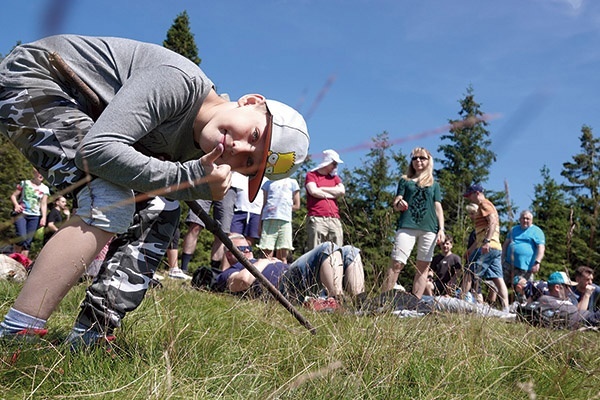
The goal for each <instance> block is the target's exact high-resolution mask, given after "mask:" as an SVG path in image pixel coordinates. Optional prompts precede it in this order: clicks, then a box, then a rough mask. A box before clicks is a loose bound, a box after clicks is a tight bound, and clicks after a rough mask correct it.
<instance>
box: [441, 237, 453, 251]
mask: <svg viewBox="0 0 600 400" xmlns="http://www.w3.org/2000/svg"><path fill="white" fill-rule="evenodd" d="M442 251H443V252H444V254H448V253H450V251H452V242H451V241H449V240H446V241H445V242H444V243H442Z"/></svg>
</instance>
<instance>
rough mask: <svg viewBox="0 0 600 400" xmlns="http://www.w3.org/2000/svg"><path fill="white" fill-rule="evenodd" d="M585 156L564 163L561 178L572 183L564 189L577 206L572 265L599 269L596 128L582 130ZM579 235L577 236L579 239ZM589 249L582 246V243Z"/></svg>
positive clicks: (599, 154)
mask: <svg viewBox="0 0 600 400" xmlns="http://www.w3.org/2000/svg"><path fill="white" fill-rule="evenodd" d="M579 140H580V142H581V150H582V152H581V153H579V154H576V155H575V156H573V160H572V161H569V162H565V163H563V170H562V171H561V175H562V176H563V177H565V178H566V179H567V181H568V183H566V184H565V185H564V188H565V191H566V192H567V193H568V194H569V195H570V201H571V205H572V206H573V209H574V212H573V224H574V225H575V227H576V228H575V230H574V237H573V243H572V247H571V253H570V262H571V263H574V264H573V265H575V264H587V265H595V264H597V263H598V262H600V254H599V251H600V248H599V247H598V239H597V232H598V217H599V215H600V204H599V203H598V202H599V201H600V139H598V138H596V137H594V135H593V132H592V128H591V127H589V126H587V125H583V126H582V128H581V136H580V138H579ZM575 235H576V236H575ZM577 239H579V241H581V242H582V243H586V246H585V247H584V246H581V245H580V244H579V245H578V242H579V241H578V240H577Z"/></svg>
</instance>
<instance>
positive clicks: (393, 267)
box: [381, 260, 404, 293]
mask: <svg viewBox="0 0 600 400" xmlns="http://www.w3.org/2000/svg"><path fill="white" fill-rule="evenodd" d="M402 268H404V264H402V263H401V262H400V261H396V260H392V262H391V263H390V267H389V268H388V270H387V272H386V274H385V278H384V280H383V284H382V285H381V292H382V293H383V292H387V291H390V290H392V289H393V288H394V286H395V285H396V282H397V281H398V275H400V271H402Z"/></svg>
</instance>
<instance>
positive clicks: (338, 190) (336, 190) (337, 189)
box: [320, 183, 346, 199]
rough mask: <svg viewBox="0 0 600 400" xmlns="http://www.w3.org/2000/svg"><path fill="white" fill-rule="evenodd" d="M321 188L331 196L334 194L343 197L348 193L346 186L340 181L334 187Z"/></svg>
mask: <svg viewBox="0 0 600 400" xmlns="http://www.w3.org/2000/svg"><path fill="white" fill-rule="evenodd" d="M320 189H321V190H322V191H324V192H325V193H327V194H330V195H331V196H333V197H334V198H336V199H337V198H338V197H342V196H343V195H344V194H346V188H345V187H344V184H343V183H338V184H337V185H335V186H334V187H324V188H320Z"/></svg>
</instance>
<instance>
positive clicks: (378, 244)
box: [340, 132, 408, 284]
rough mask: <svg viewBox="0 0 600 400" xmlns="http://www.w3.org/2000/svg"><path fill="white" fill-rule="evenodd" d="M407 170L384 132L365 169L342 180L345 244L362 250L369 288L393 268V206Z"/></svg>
mask: <svg viewBox="0 0 600 400" xmlns="http://www.w3.org/2000/svg"><path fill="white" fill-rule="evenodd" d="M405 166H406V158H405V157H404V156H403V155H402V154H400V153H397V152H394V151H392V150H391V144H390V142H389V138H388V133H387V132H383V133H381V134H379V135H377V136H376V137H375V138H373V145H372V147H371V149H370V151H369V153H367V155H366V158H365V159H364V160H362V163H361V166H360V167H356V168H354V169H353V170H351V171H345V173H344V174H343V176H342V181H343V182H344V186H345V188H346V196H345V197H343V198H342V199H341V201H340V213H341V217H342V223H343V225H344V242H345V243H347V244H351V245H353V246H356V247H358V248H360V249H361V251H362V254H363V255H362V258H363V262H364V264H365V265H364V266H365V274H366V280H367V284H375V283H376V282H377V280H378V279H379V278H378V277H379V276H380V275H382V274H383V273H384V272H385V270H386V269H387V267H388V266H389V261H390V254H391V250H392V241H393V238H394V232H395V228H396V219H397V215H395V213H394V212H393V210H392V207H391V205H392V201H393V198H394V195H395V192H396V185H397V184H398V180H399V177H400V175H401V172H400V171H402V170H404V169H405ZM403 275H405V276H408V275H406V274H403Z"/></svg>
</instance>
